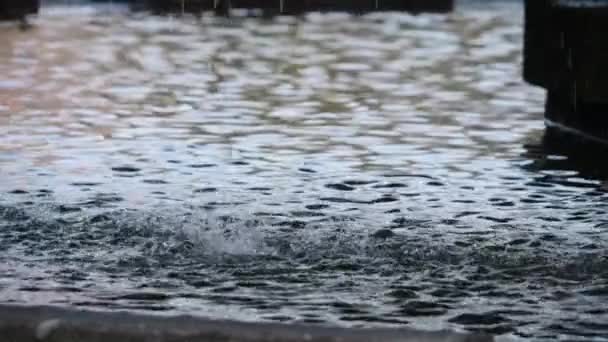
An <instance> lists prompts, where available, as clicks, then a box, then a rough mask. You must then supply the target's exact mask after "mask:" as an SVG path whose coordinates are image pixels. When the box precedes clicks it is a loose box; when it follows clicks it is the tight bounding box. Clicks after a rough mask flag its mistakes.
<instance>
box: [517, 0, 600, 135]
mask: <svg viewBox="0 0 608 342" xmlns="http://www.w3.org/2000/svg"><path fill="white" fill-rule="evenodd" d="M607 32H608V0H594V1H587V0H526V3H525V38H524V68H523V76H524V79H525V80H526V81H528V82H530V83H532V84H534V85H538V86H541V87H543V88H545V89H546V90H547V102H546V109H545V117H546V118H547V119H548V120H549V122H550V123H554V124H559V125H561V126H564V127H567V128H570V129H575V130H578V131H581V132H582V133H585V134H588V135H591V136H594V137H596V138H602V139H606V140H608V34H607Z"/></svg>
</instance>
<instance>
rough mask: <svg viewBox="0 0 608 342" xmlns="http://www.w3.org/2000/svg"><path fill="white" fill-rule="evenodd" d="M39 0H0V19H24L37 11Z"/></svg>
mask: <svg viewBox="0 0 608 342" xmlns="http://www.w3.org/2000/svg"><path fill="white" fill-rule="evenodd" d="M39 8H40V0H0V20H22V21H23V20H25V17H26V16H27V15H29V14H35V13H38V9H39Z"/></svg>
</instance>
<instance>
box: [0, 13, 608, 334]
mask: <svg viewBox="0 0 608 342" xmlns="http://www.w3.org/2000/svg"><path fill="white" fill-rule="evenodd" d="M522 15H523V13H522V8H521V5H520V4H517V3H504V4H498V5H495V6H493V8H491V9H490V8H487V7H486V8H484V7H483V6H482V5H472V4H469V5H467V4H462V5H461V6H460V7H459V8H458V9H457V11H456V12H455V13H452V14H449V15H420V16H411V15H408V14H401V13H390V14H370V15H366V16H350V15H346V14H310V15H308V16H306V17H305V18H301V19H296V18H277V19H274V20H263V19H256V18H246V17H235V18H232V19H229V20H228V19H222V18H214V17H211V16H203V17H202V18H200V19H197V18H194V17H189V16H185V17H174V16H153V15H150V14H146V13H144V12H138V13H132V12H128V11H124V10H122V9H121V8H120V7H114V6H110V7H86V6H78V7H75V6H70V7H50V8H45V9H44V10H43V12H42V14H41V16H40V17H39V18H38V19H35V20H34V22H33V24H34V27H33V28H32V29H30V30H27V31H20V30H19V29H18V28H17V27H16V25H12V24H2V25H3V26H2V27H1V30H0V75H1V76H0V134H1V137H2V139H1V140H0V170H1V175H2V176H1V177H0V302H3V303H27V304H53V305H63V306H79V307H86V308H93V309H99V310H116V309H121V310H125V309H126V310H132V311H144V312H154V313H157V314H170V315H173V314H182V313H186V314H193V315H201V316H206V317H212V318H230V319H238V320H246V321H281V322H308V323H318V324H325V325H341V326H402V325H408V326H411V327H417V328H424V329H439V328H455V329H460V330H462V329H466V330H474V331H486V332H490V333H496V334H501V335H505V336H512V337H521V338H523V339H531V340H547V341H554V340H556V339H562V340H576V341H594V340H604V341H605V340H606V339H605V336H608V325H607V324H606V322H607V321H608V258H607V253H606V247H607V246H608V215H607V214H606V203H607V201H608V196H607V194H606V192H605V186H606V185H605V183H603V180H604V179H605V177H603V175H606V174H607V173H605V172H603V171H602V170H601V169H599V168H598V165H602V164H604V162H603V160H602V154H601V153H598V154H595V155H594V156H593V158H594V159H592V160H583V161H581V158H579V157H580V156H582V155H583V152H587V150H586V149H585V150H576V149H575V150H574V152H573V151H572V150H569V149H568V146H569V144H568V143H566V144H562V145H565V147H564V146H561V147H560V141H561V140H560V139H562V138H561V137H558V138H557V139H556V138H554V137H553V135H551V134H549V133H548V132H545V128H544V125H543V121H542V117H543V102H544V93H543V92H542V91H541V90H539V89H536V88H532V87H530V86H527V85H526V84H524V83H523V82H522V80H521V76H520V75H521V70H520V66H521V45H522Z"/></svg>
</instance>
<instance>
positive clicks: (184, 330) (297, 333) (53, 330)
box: [0, 305, 494, 342]
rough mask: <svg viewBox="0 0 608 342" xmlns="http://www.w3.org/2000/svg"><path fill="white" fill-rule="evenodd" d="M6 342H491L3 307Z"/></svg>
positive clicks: (0, 330) (403, 332) (404, 331)
mask: <svg viewBox="0 0 608 342" xmlns="http://www.w3.org/2000/svg"><path fill="white" fill-rule="evenodd" d="M0 336H1V340H2V341H5V342H41V341H44V342H83V341H86V342H106V341H111V342H119V341H128V342H140V341H142V342H143V341H146V342H151V341H153V342H208V341H214V342H215V341H232V342H268V341H273V342H283V341H286V342H299V341H306V342H347V341H353V342H363V341H366V342H375V341H377V342H380V341H382V342H392V341H394V342H397V341H400V342H409V341H420V342H439V341H445V342H448V341H449V342H486V341H488V342H491V341H493V340H494V339H493V338H492V337H491V336H487V335H478V334H464V333H457V332H451V331H434V332H432V331H420V330H414V329H409V328H399V329H390V328H377V329H375V328H374V329H359V328H330V327H322V326H311V325H300V324H281V323H244V322H235V321H227V320H211V319H205V318H197V317H192V316H170V317H166V316H152V315H144V314H136V313H127V312H96V311H88V310H79V309H73V308H60V307H51V306H19V305H0Z"/></svg>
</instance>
